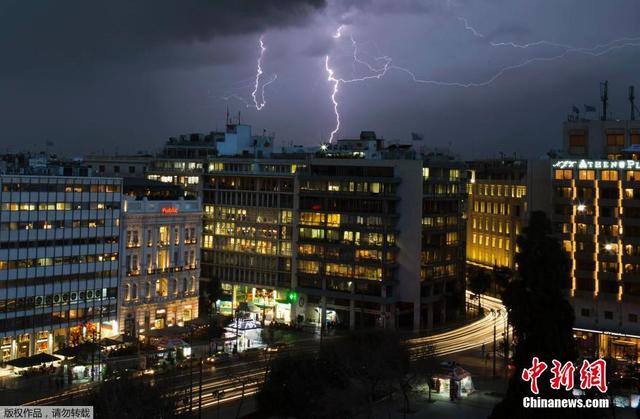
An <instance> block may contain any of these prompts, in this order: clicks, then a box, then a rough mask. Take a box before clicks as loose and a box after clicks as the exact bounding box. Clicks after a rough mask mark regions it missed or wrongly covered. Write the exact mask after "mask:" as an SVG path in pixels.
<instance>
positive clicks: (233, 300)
mask: <svg viewBox="0 0 640 419" xmlns="http://www.w3.org/2000/svg"><path fill="white" fill-rule="evenodd" d="M237 291H238V286H237V285H236V284H231V316H235V314H234V312H235V309H236V300H237V296H236V293H237Z"/></svg>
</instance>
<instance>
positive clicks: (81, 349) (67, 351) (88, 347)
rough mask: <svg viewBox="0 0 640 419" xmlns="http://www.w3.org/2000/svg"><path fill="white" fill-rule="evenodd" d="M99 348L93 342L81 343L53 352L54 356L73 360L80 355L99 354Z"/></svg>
mask: <svg viewBox="0 0 640 419" xmlns="http://www.w3.org/2000/svg"><path fill="white" fill-rule="evenodd" d="M100 348H101V346H100V345H98V344H97V343H93V342H85V343H81V344H80V345H77V346H67V347H64V348H61V349H60V350H58V351H56V352H54V353H55V354H56V355H62V356H64V357H67V358H73V357H77V356H81V355H85V356H89V355H91V353H95V352H99V351H100Z"/></svg>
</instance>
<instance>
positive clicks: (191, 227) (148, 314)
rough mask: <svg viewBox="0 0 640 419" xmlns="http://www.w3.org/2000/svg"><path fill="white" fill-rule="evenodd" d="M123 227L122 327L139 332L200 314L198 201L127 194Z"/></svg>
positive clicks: (124, 331) (200, 214) (186, 319)
mask: <svg viewBox="0 0 640 419" xmlns="http://www.w3.org/2000/svg"><path fill="white" fill-rule="evenodd" d="M121 232H122V233H121V237H122V243H121V253H122V255H123V256H122V258H121V275H122V277H121V281H120V292H119V301H120V305H119V306H120V310H119V314H118V318H119V319H120V330H121V332H123V333H125V334H128V335H134V336H135V335H138V334H141V333H142V334H144V332H145V331H148V330H151V329H161V328H164V327H168V326H175V325H178V326H182V325H183V324H184V322H187V321H189V320H192V319H194V318H196V317H198V289H199V287H198V281H199V278H200V264H199V259H200V251H199V249H200V247H199V240H200V237H201V234H202V211H201V206H200V200H183V199H179V200H157V201H154V200H147V198H143V199H142V200H136V198H135V197H125V200H124V207H123V217H122V224H121Z"/></svg>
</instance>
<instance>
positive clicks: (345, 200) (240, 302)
mask: <svg viewBox="0 0 640 419" xmlns="http://www.w3.org/2000/svg"><path fill="white" fill-rule="evenodd" d="M365 137H366V138H365V139H366V141H364V140H349V144H346V143H341V142H340V141H339V142H338V143H337V144H335V145H329V146H324V147H321V148H319V149H316V150H315V151H314V152H312V153H306V154H305V155H304V156H301V155H300V152H297V153H296V155H295V157H292V156H291V155H272V156H271V158H268V159H255V158H246V157H227V158H222V157H218V158H216V159H215V160H211V161H210V162H209V164H208V166H207V171H208V173H207V174H206V175H205V177H204V179H205V181H204V183H203V185H204V192H203V200H204V210H205V222H204V241H203V277H205V278H207V279H210V280H213V281H219V282H220V283H221V286H222V288H223V291H224V292H225V293H226V294H227V297H226V298H222V299H221V301H219V302H218V304H219V309H220V310H221V311H222V312H223V313H226V314H232V313H233V312H234V311H235V310H237V309H238V308H239V307H243V310H249V311H250V312H252V314H251V315H252V316H253V317H255V318H257V319H258V320H263V321H265V322H270V321H273V320H275V321H283V322H290V321H294V322H301V323H312V324H318V325H320V324H325V321H326V322H332V323H335V324H337V325H341V326H343V327H351V328H355V327H366V326H377V327H384V328H396V327H407V328H413V329H418V328H420V327H431V326H432V325H433V324H434V323H440V322H443V321H446V319H448V318H452V317H455V316H456V315H457V314H459V313H460V310H461V308H462V307H464V260H465V258H464V253H465V245H464V243H465V241H464V232H465V228H466V226H465V222H464V219H463V218H462V215H463V213H464V211H463V210H464V205H465V201H466V191H465V188H464V185H465V182H466V180H465V175H466V171H465V170H464V165H463V164H462V163H461V162H459V161H457V160H454V159H451V158H449V157H447V156H442V155H438V156H436V155H429V156H427V155H422V154H420V155H417V154H416V152H415V151H414V150H412V149H411V147H401V148H399V147H393V148H384V147H383V143H382V141H381V140H379V139H376V138H375V134H373V133H372V134H371V135H369V134H367V135H365ZM367 157H368V158H367ZM323 319H324V320H325V321H323Z"/></svg>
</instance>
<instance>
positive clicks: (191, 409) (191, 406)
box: [187, 359, 193, 415]
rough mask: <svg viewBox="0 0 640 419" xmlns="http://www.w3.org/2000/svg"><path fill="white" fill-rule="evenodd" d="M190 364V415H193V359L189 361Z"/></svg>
mask: <svg viewBox="0 0 640 419" xmlns="http://www.w3.org/2000/svg"><path fill="white" fill-rule="evenodd" d="M187 361H188V362H189V415H191V414H192V413H193V364H192V362H191V359H187Z"/></svg>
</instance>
